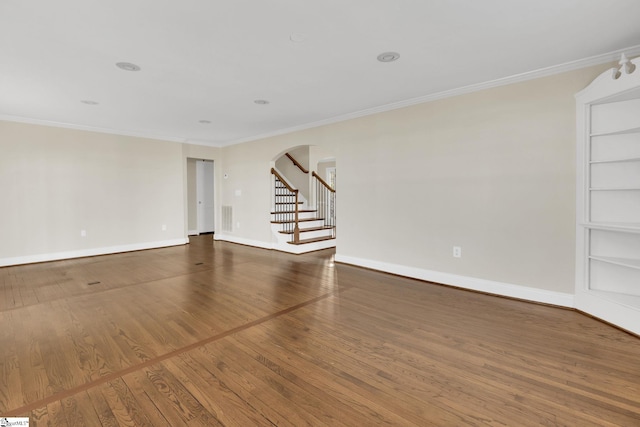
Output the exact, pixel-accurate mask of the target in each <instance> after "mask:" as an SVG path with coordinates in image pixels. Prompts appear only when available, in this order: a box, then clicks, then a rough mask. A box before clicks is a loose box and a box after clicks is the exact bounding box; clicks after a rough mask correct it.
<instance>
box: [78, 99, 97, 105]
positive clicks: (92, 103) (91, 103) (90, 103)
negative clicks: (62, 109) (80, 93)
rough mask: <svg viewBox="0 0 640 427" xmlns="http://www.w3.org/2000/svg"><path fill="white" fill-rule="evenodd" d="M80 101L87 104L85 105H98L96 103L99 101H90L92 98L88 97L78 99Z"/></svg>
mask: <svg viewBox="0 0 640 427" xmlns="http://www.w3.org/2000/svg"><path fill="white" fill-rule="evenodd" d="M80 102H82V103H83V104H87V105H98V104H99V102H96V101H92V100H90V99H83V100H82V101H80Z"/></svg>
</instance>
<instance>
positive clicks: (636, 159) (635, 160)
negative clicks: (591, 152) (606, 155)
mask: <svg viewBox="0 0 640 427" xmlns="http://www.w3.org/2000/svg"><path fill="white" fill-rule="evenodd" d="M627 162H640V157H629V158H627V159H611V160H591V161H590V162H589V163H591V164H592V165H597V164H602V163H627Z"/></svg>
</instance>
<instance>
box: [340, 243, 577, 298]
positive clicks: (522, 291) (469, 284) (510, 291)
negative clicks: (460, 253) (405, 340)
mask: <svg viewBox="0 0 640 427" xmlns="http://www.w3.org/2000/svg"><path fill="white" fill-rule="evenodd" d="M335 260H336V262H341V263H345V264H352V265H356V266H359V267H366V268H370V269H373V270H378V271H384V272H386V273H392V274H397V275H400V276H405V277H411V278H414V279H419V280H424V281H427V282H434V283H440V284H444V285H450V286H455V287H458V288H464V289H470V290H474V291H480V292H485V293H489V294H495V295H501V296H505V297H511V298H518V299H522V300H527V301H534V302H539V303H544V304H553V305H557V306H560V307H569V308H573V306H574V305H573V304H574V302H573V295H572V294H568V293H563V292H555V291H548V290H545V289H538V288H532V287H529V286H520V285H514V284H511V283H502V282H495V281H493V280H485V279H477V278H475V277H468V276H459V275H456V274H450V273H442V272H439V271H432V270H424V269H421V268H416V267H408V266H404V265H398V264H391V263H386V262H380V261H374V260H370V259H364V258H356V257H351V256H345V255H339V254H336V257H335Z"/></svg>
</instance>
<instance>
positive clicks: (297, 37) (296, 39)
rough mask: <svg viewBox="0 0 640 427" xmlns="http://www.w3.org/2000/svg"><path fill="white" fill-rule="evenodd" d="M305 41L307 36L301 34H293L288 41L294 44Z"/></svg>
mask: <svg viewBox="0 0 640 427" xmlns="http://www.w3.org/2000/svg"><path fill="white" fill-rule="evenodd" d="M306 39H307V35H306V34H303V33H293V34H291V35H290V36H289V40H291V41H292V42H294V43H302V42H303V41H305V40H306Z"/></svg>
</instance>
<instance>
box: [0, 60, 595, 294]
mask: <svg viewBox="0 0 640 427" xmlns="http://www.w3.org/2000/svg"><path fill="white" fill-rule="evenodd" d="M606 67H607V66H606V65H603V66H598V67H592V68H588V69H584V70H578V71H572V72H568V73H564V74H559V75H555V76H551V77H546V78H541V79H537V80H532V81H528V82H524V83H518V84H513V85H509V86H503V87H498V88H493V89H488V90H484V91H480V92H476V93H472V94H467V95H462V96H457V97H453V98H449V99H444V100H440V101H435V102H430V103H425V104H421V105H416V106H412V107H407V108H404V109H399V110H395V111H390V112H386V113H380V114H376V115H372V116H368V117H362V118H358V119H354V120H349V121H344V122H340V123H336V124H333V125H327V126H322V127H318V128H313V129H309V130H305V131H300V132H296V133H293V134H288V135H282V136H277V137H273V138H268V139H264V140H260V141H254V142H249V143H244V144H239V145H236V146H230V147H225V148H221V149H217V148H210V147H202V146H195V145H189V144H178V143H172V142H163V141H156V140H148V139H143V138H133V137H124V136H115V135H106V134H99V133H92V132H84V131H76V130H68V129H59V128H51V127H45V126H36V125H26V124H19V123H10V122H1V123H0V149H1V155H0V188H2V192H3V194H2V209H1V210H0V215H1V217H0V224H2V227H1V228H0V259H1V258H7V257H9V258H10V257H20V256H28V255H34V254H41V253H55V252H61V251H75V250H82V249H85V248H92V247H111V246H118V245H127V244H133V243H137V242H154V241H165V240H170V239H174V238H184V236H186V231H187V226H188V221H187V218H188V216H189V215H188V188H187V177H188V168H187V159H188V158H201V159H207V160H214V161H215V174H216V179H215V185H216V222H217V223H216V230H219V229H220V224H219V218H220V207H221V206H222V205H230V206H232V207H233V230H232V231H231V232H228V233H226V234H227V235H229V236H230V237H232V238H234V239H236V240H238V241H243V242H246V243H253V244H257V245H264V246H269V245H270V243H271V241H272V238H273V236H272V233H271V229H270V224H269V211H270V207H271V200H270V194H271V189H270V183H271V181H270V173H269V169H270V165H271V164H272V162H273V159H274V158H276V157H277V156H278V155H279V154H280V153H282V152H284V151H285V150H287V149H290V148H291V147H297V146H300V145H307V144H308V145H310V146H312V148H313V150H314V153H315V151H318V152H323V153H331V154H332V155H334V156H335V158H336V165H337V167H338V168H339V169H340V186H339V191H338V194H337V206H338V248H337V254H338V256H342V257H353V258H359V259H366V260H371V261H376V262H386V263H392V264H394V265H401V266H407V267H412V268H417V269H424V270H430V271H438V272H444V273H450V274H453V275H460V276H466V277H473V278H479V279H487V280H490V281H497V282H504V283H510V284H515V285H522V286H527V287H533V288H539V289H542V290H552V291H558V292H564V293H572V292H573V281H574V278H573V268H574V209H575V208H574V201H575V190H574V187H575V184H574V182H575V160H574V158H575V102H574V97H573V95H574V94H575V93H576V92H577V91H579V90H581V89H582V88H584V87H585V86H586V85H587V84H588V83H589V82H590V81H591V80H592V79H593V78H594V77H596V76H597V75H598V74H599V73H600V72H601V71H602V70H604V69H605V68H606ZM313 158H314V159H316V158H317V156H316V155H315V154H314V155H313ZM315 161H316V160H314V162H315ZM224 174H226V175H227V177H226V178H224V177H223V176H224ZM162 224H166V225H167V231H166V232H163V231H161V225H162ZM81 229H86V230H87V233H88V235H87V237H86V238H81V237H80V230H81ZM454 245H457V246H461V247H462V254H463V256H462V258H459V259H455V258H453V257H452V256H451V251H452V246H454Z"/></svg>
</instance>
